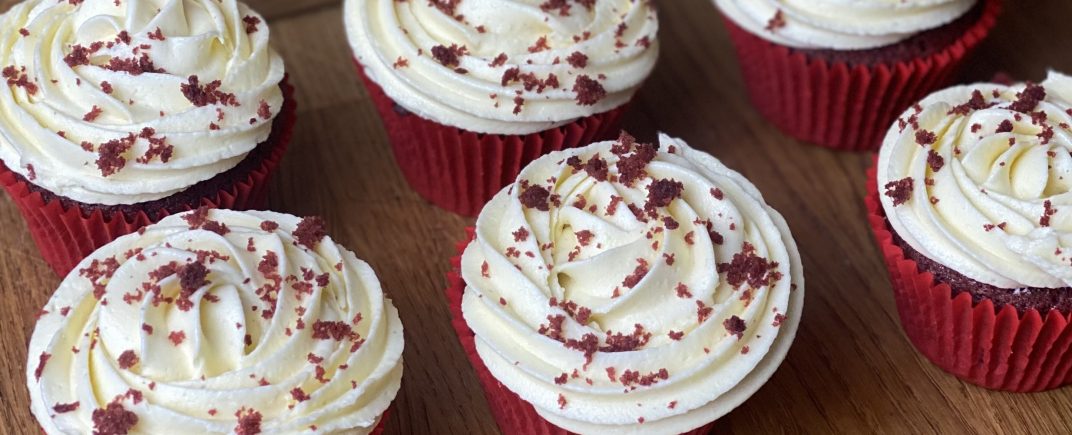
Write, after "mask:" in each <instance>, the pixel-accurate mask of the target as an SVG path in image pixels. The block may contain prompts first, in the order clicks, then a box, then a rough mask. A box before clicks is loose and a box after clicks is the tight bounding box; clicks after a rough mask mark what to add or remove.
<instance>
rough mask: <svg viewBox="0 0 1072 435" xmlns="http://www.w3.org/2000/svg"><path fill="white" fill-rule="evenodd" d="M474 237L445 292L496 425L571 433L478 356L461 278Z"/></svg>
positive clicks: (528, 432)
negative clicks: (501, 379) (464, 312)
mask: <svg viewBox="0 0 1072 435" xmlns="http://www.w3.org/2000/svg"><path fill="white" fill-rule="evenodd" d="M475 234H476V229H474V228H467V229H466V238H465V241H464V242H461V243H459V244H458V245H457V246H456V248H457V253H458V255H457V256H456V257H454V258H452V259H451V262H450V263H451V270H450V272H448V273H447V290H446V293H447V302H448V303H449V304H450V314H451V320H450V323H451V326H453V327H454V332H455V333H457V335H458V340H459V341H460V342H461V344H462V349H463V350H465V355H466V356H467V357H469V363H470V364H472V366H473V369H474V370H476V375H477V378H478V379H480V386H481V387H482V388H483V390H484V398H486V399H487V401H488V406H489V407H490V408H491V414H492V416H494V417H495V423H496V424H498V425H499V430H500V431H502V433H504V434H511V435H514V434H518V435H521V434H524V435H567V434H571V432H569V431H567V430H565V429H562V428H560V427H558V426H555V425H553V424H551V423H550V422H548V421H547V420H544V419H543V417H540V415H539V414H538V413H536V408H534V407H533V406H532V405H531V404H529V403H528V402H526V401H524V400H522V399H521V397H519V396H518V395H517V394H514V392H512V391H510V390H509V389H508V388H506V386H504V385H503V384H502V383H500V382H499V381H498V380H496V379H495V377H494V376H493V375H492V374H491V371H489V370H488V368H487V366H485V365H484V361H483V360H481V359H480V356H479V355H477V353H476V341H475V340H476V339H475V335H474V333H473V331H472V330H471V329H469V325H468V324H466V323H465V318H464V317H462V294H464V293H465V281H464V280H463V279H462V276H461V261H462V253H463V252H465V247H466V246H468V245H469V242H470V241H471V240H473V238H475V237H476V236H475ZM714 425H715V422H711V423H708V424H707V425H705V426H702V427H700V428H697V429H693V430H691V431H689V432H686V433H685V434H684V435H702V434H706V433H708V432H709V431H710V430H711V428H713V427H714Z"/></svg>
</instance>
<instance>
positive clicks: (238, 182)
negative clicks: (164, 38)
mask: <svg viewBox="0 0 1072 435" xmlns="http://www.w3.org/2000/svg"><path fill="white" fill-rule="evenodd" d="M280 87H281V88H282V89H283V97H284V98H283V107H282V109H281V110H280V113H279V115H277V117H276V119H275V121H273V125H272V133H271V135H270V136H269V137H268V139H267V140H266V141H265V142H263V143H261V144H259V145H258V147H270V151H269V152H268V153H266V155H265V156H264V157H263V158H261V161H260V162H258V164H256V165H251V166H250V169H249V170H248V173H243V174H234V175H233V176H230V177H228V178H229V179H230V180H232V181H230V182H228V184H226V185H222V186H220V187H219V188H218V190H217V191H215V192H214V193H212V194H209V195H204V196H200V197H197V196H193V195H191V197H190V199H188V200H186V201H176V202H174V203H171V204H168V205H164V206H160V208H157V209H146V210H141V211H138V212H137V213H129V212H123V211H116V210H101V209H100V208H91V207H89V206H88V205H85V204H81V203H77V202H75V201H66V200H61V199H60V198H59V197H56V196H55V195H48V194H45V193H43V192H42V189H41V188H39V187H37V186H34V185H31V183H30V182H29V181H27V180H26V179H25V178H23V177H22V176H19V175H18V174H16V173H15V172H13V171H11V170H10V169H8V167H7V166H5V165H4V164H3V162H0V185H2V186H3V187H4V190H6V191H7V193H8V196H9V197H10V198H11V199H12V201H14V202H15V205H17V206H18V208H19V212H20V213H21V214H22V216H23V218H25V219H26V224H27V226H28V227H29V230H30V235H31V236H33V240H34V242H35V243H36V244H37V247H38V249H39V250H40V252H41V257H42V258H44V260H45V262H46V263H48V265H49V266H50V267H52V270H53V271H55V272H56V274H58V275H59V276H66V275H67V273H68V272H70V271H71V269H73V268H74V267H75V266H77V265H78V263H79V262H80V261H82V259H83V258H85V257H86V256H87V255H89V254H90V253H92V252H93V251H95V250H97V248H100V247H101V246H104V245H105V244H107V243H108V242H111V241H112V240H115V239H116V238H118V237H120V236H123V235H126V234H130V233H133V232H135V231H137V230H139V229H140V228H142V227H144V226H146V225H149V224H152V223H155V222H158V221H159V220H160V219H163V218H164V217H165V216H168V215H172V214H176V213H181V212H184V211H187V210H192V209H195V208H197V207H200V206H203V205H204V206H209V207H215V208H227V209H234V210H251V209H263V208H266V207H267V205H268V187H269V186H268V181H269V180H270V179H271V176H272V174H274V173H275V171H276V169H277V168H278V166H279V161H280V160H281V159H282V158H283V154H284V153H285V152H286V150H287V145H288V144H289V142H290V138H291V135H292V132H293V128H294V122H295V118H296V111H297V102H295V101H294V88H293V87H292V86H290V84H289V83H288V82H287V80H286V79H284V81H283V83H281V84H280ZM194 188H196V186H195V187H194ZM191 189H193V188H191ZM182 194H183V193H182V192H180V193H178V194H177V195H182Z"/></svg>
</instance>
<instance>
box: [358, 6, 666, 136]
mask: <svg viewBox="0 0 1072 435" xmlns="http://www.w3.org/2000/svg"><path fill="white" fill-rule="evenodd" d="M551 3H555V2H547V1H544V0H508V1H503V0H454V1H447V0H442V1H436V2H432V1H424V0H421V1H405V2H400V1H396V0H346V2H345V11H344V16H345V20H346V32H347V34H348V35H349V39H350V45H351V47H352V48H353V51H354V54H355V56H356V57H357V60H358V61H359V62H360V63H361V64H362V65H363V66H364V68H365V74H367V75H368V77H369V78H370V79H371V80H373V81H374V82H376V83H377V84H378V85H379V86H380V87H382V88H383V90H384V92H386V93H387V95H388V96H389V97H391V99H392V100H394V101H395V102H397V103H398V104H400V105H401V106H402V107H404V108H406V109H407V110H409V111H411V112H414V113H416V114H418V115H420V116H421V117H423V118H426V119H430V120H433V121H435V122H438V123H440V124H445V125H450V126H454V127H458V128H462V129H465V130H469V131H474V132H478V133H494V134H528V133H533V132H538V131H543V130H547V129H549V128H552V127H555V126H558V125H562V124H566V123H569V122H571V121H573V120H574V119H576V118H582V117H585V116H589V115H593V114H596V113H601V112H606V111H608V110H611V109H613V108H615V107H618V106H621V105H622V104H625V103H626V102H627V101H629V99H630V98H632V96H633V94H634V93H635V92H636V90H637V89H638V88H639V87H640V84H641V82H643V81H644V79H645V78H647V76H648V75H649V74H650V73H651V70H652V68H654V66H655V61H656V59H657V58H658V52H659V50H658V42H657V40H656V33H657V31H658V27H659V24H658V21H657V19H656V15H655V10H654V8H653V7H652V5H651V4H650V2H649V1H646V0H589V1H578V0H564V1H561V2H558V3H561V5H559V6H555V7H548V6H549V5H550V4H551ZM563 7H565V10H563ZM452 46H454V47H456V48H457V49H456V50H455V52H454V54H457V55H458V56H457V62H454V61H453V60H448V61H447V62H443V60H444V58H443V57H439V56H437V55H436V54H437V51H440V52H442V51H443V50H446V49H448V48H450V47H452ZM437 47H439V48H437ZM463 47H464V49H465V51H464V52H461V48H463ZM575 53H576V54H575ZM571 56H575V57H572V58H571ZM497 58H498V59H497ZM512 70H513V71H516V72H517V73H519V74H520V77H519V78H518V79H510V75H511V74H512V73H510V71H512ZM526 76H527V77H528V78H527V79H526ZM582 77H583V78H582ZM578 83H580V85H578ZM585 85H587V86H585ZM599 88H601V89H602V92H605V95H600V94H601V92H600V91H599V90H598V89H599ZM580 89H586V90H584V91H581V92H578V90H580Z"/></svg>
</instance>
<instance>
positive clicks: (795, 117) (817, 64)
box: [723, 0, 1001, 151]
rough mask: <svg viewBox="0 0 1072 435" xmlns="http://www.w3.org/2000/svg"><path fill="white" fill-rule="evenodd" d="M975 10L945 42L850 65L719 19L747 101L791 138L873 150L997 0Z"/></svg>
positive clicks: (991, 18) (972, 42)
mask: <svg viewBox="0 0 1072 435" xmlns="http://www.w3.org/2000/svg"><path fill="white" fill-rule="evenodd" d="M984 8H985V9H984V10H983V12H982V16H981V17H980V18H979V19H978V21H976V23H975V24H974V25H972V26H971V27H969V28H968V30H967V31H966V32H964V34H963V35H962V36H961V37H960V38H958V39H957V40H956V41H954V42H953V43H952V44H950V45H949V46H947V47H945V48H944V49H942V50H936V51H935V52H934V53H933V54H931V55H930V56H926V57H920V58H916V59H912V60H911V61H904V62H898V63H876V64H874V65H855V64H849V63H846V62H842V61H826V60H823V59H816V58H812V57H809V56H808V55H807V54H805V53H802V52H800V51H798V50H794V49H792V48H789V47H786V46H784V45H779V44H775V43H772V42H770V41H767V40H766V39H763V38H761V37H759V36H756V35H754V34H752V33H751V32H749V31H747V30H745V29H743V28H741V27H740V26H738V25H737V24H736V23H734V22H733V21H732V20H730V19H728V18H726V19H724V20H723V21H725V23H726V27H727V28H728V29H729V33H730V37H731V39H732V40H733V44H734V46H735V48H736V50H737V59H738V62H739V63H740V67H741V72H742V76H743V77H744V82H745V87H746V88H747V90H748V95H749V97H750V98H751V100H752V104H753V105H754V106H755V107H756V109H757V110H758V111H759V113H760V114H761V115H763V116H764V117H765V118H767V120H768V121H770V122H771V123H772V124H774V125H775V126H776V127H778V129H780V130H782V132H784V133H785V134H787V135H789V136H792V137H794V138H796V139H799V140H803V141H807V142H811V143H814V144H816V145H821V146H824V147H827V148H832V149H835V150H842V151H862V150H875V149H878V147H879V145H880V144H881V141H882V137H883V135H884V134H885V133H886V130H887V129H888V128H889V126H890V125H891V124H892V123H893V122H894V120H896V118H897V116H898V115H900V114H901V113H903V112H904V111H905V110H907V109H908V108H909V107H910V106H911V105H912V104H914V103H916V102H917V101H919V100H920V99H922V98H923V97H924V96H926V95H927V94H930V93H931V92H933V91H934V90H937V89H939V88H941V87H944V86H945V85H947V84H948V83H949V82H950V80H951V79H952V78H953V77H954V74H955V73H956V72H957V70H958V69H959V67H960V66H961V64H962V63H963V61H964V59H965V57H966V56H967V55H968V54H970V53H971V52H972V51H973V50H974V49H975V48H976V47H977V46H978V45H979V43H980V42H981V41H982V40H983V39H985V38H986V36H987V35H988V34H989V33H990V30H991V29H992V28H993V27H994V24H995V23H996V22H997V17H998V15H999V14H1000V12H1001V0H986V4H985V5H984Z"/></svg>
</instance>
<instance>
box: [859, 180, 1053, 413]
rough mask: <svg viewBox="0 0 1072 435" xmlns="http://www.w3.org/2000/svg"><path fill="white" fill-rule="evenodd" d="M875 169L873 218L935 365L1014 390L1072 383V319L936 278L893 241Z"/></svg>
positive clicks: (917, 339) (900, 302) (870, 188)
mask: <svg viewBox="0 0 1072 435" xmlns="http://www.w3.org/2000/svg"><path fill="white" fill-rule="evenodd" d="M876 173H877V171H876V169H875V168H871V170H869V171H868V181H867V198H866V199H865V202H866V205H867V213H868V220H869V221H870V223H871V229H872V231H873V233H874V236H875V241H876V242H877V243H878V246H879V249H880V250H881V251H882V256H883V258H884V259H885V262H886V268H887V269H888V270H889V275H890V281H891V283H892V286H893V295H894V299H896V301H897V312H898V313H900V317H901V327H902V328H903V329H904V332H905V335H907V336H908V338H909V340H911V342H912V344H913V345H914V346H915V347H916V349H918V350H919V351H920V353H922V354H923V356H925V357H927V359H929V360H930V361H931V362H932V363H934V364H935V365H937V366H938V367H940V368H941V369H942V370H945V371H947V372H949V373H951V374H953V375H954V376H956V377H958V378H960V379H963V380H965V381H968V382H971V383H973V384H976V385H979V386H982V387H986V388H990V389H994V390H1003V391H1011V392H1019V393H1026V392H1034V391H1044V390H1050V389H1054V388H1057V387H1061V386H1064V385H1068V384H1072V317H1070V315H1069V314H1068V313H1061V312H1059V311H1058V310H1051V311H1050V312H1049V313H1047V314H1046V315H1042V314H1040V313H1039V312H1038V311H1037V310H1034V309H1031V310H1028V311H1025V312H1021V311H1019V310H1017V309H1016V308H1015V307H1013V306H1011V305H1005V306H1004V307H1002V308H1001V309H1000V310H997V309H995V305H994V302H993V301H992V300H990V299H984V300H982V301H980V302H979V303H974V304H973V303H972V298H971V294H970V293H968V292H967V291H957V292H956V293H955V294H954V291H953V289H952V288H951V287H950V285H949V284H948V283H943V282H938V281H937V280H936V279H935V278H934V275H933V274H931V273H930V272H927V271H924V270H922V269H921V268H920V267H919V264H918V263H916V262H915V261H913V260H911V259H909V258H907V257H906V256H905V254H904V251H903V250H902V249H901V248H900V247H899V246H898V245H897V244H896V243H895V242H894V240H893V233H892V232H891V229H890V228H889V225H888V224H887V222H886V214H885V211H884V210H883V208H882V203H881V202H880V200H879V191H878V180H877V177H876Z"/></svg>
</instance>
